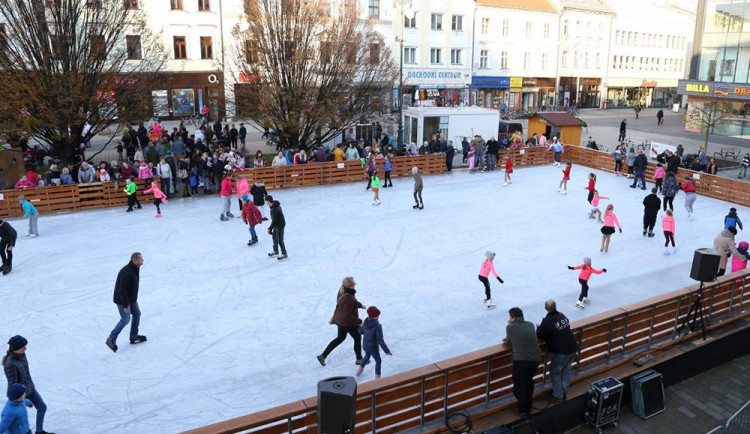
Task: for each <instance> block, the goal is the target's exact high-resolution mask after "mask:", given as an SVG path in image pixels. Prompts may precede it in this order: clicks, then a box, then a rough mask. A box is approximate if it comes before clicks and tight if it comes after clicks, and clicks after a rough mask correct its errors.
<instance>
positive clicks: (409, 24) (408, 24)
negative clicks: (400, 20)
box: [404, 14, 417, 29]
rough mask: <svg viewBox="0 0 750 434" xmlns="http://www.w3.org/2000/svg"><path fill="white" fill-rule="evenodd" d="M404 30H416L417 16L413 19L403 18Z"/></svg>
mask: <svg viewBox="0 0 750 434" xmlns="http://www.w3.org/2000/svg"><path fill="white" fill-rule="evenodd" d="M404 28H405V29H416V28H417V15H416V14H414V16H413V17H407V16H404Z"/></svg>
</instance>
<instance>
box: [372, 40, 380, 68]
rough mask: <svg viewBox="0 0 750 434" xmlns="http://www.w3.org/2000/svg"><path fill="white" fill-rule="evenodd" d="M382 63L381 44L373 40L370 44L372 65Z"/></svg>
mask: <svg viewBox="0 0 750 434" xmlns="http://www.w3.org/2000/svg"><path fill="white" fill-rule="evenodd" d="M378 63H380V44H378V43H375V42H373V43H372V44H370V65H377V64H378Z"/></svg>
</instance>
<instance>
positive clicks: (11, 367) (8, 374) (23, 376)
mask: <svg viewBox="0 0 750 434" xmlns="http://www.w3.org/2000/svg"><path fill="white" fill-rule="evenodd" d="M3 368H4V369H5V378H7V379H8V387H10V385H11V384H13V383H21V384H23V385H24V386H26V396H28V395H31V394H32V393H34V389H35V388H36V386H34V380H32V379H31V373H29V361H28V360H26V354H16V353H14V352H11V353H10V354H8V359H7V360H5V364H4V365H3Z"/></svg>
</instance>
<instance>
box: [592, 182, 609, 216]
mask: <svg viewBox="0 0 750 434" xmlns="http://www.w3.org/2000/svg"><path fill="white" fill-rule="evenodd" d="M607 199H609V198H608V197H606V196H599V191H598V190H594V194H593V196H591V200H590V201H589V202H590V203H591V211H589V218H590V219H593V218H596V219H597V221H598V222H599V223H604V220H602V210H600V209H599V201H601V200H607ZM594 216H596V217H594Z"/></svg>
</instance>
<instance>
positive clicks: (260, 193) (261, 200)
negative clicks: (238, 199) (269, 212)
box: [250, 179, 268, 221]
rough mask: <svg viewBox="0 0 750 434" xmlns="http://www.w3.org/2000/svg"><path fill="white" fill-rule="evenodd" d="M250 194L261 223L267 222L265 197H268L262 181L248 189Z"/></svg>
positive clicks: (256, 182)
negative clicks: (261, 217)
mask: <svg viewBox="0 0 750 434" xmlns="http://www.w3.org/2000/svg"><path fill="white" fill-rule="evenodd" d="M250 194H252V195H253V203H254V204H255V206H256V207H258V209H259V210H260V215H262V216H263V221H266V220H268V217H266V195H268V192H267V191H266V183H265V182H264V181H263V180H262V179H259V180H257V181H255V183H253V186H252V187H250Z"/></svg>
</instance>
